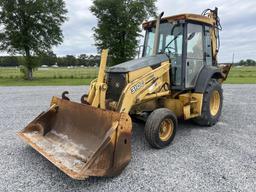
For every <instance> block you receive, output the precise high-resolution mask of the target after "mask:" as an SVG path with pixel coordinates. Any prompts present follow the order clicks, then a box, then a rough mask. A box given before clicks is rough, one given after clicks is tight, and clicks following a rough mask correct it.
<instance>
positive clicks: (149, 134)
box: [145, 108, 178, 149]
mask: <svg viewBox="0 0 256 192" xmlns="http://www.w3.org/2000/svg"><path fill="white" fill-rule="evenodd" d="M177 126H178V121H177V117H176V115H175V114H174V113H173V112H172V111H171V110H169V109H166V108H160V109H156V110H154V111H153V112H152V113H151V114H150V115H149V117H148V119H147V121H146V125H145V137H146V140H147V141H148V143H149V144H150V145H151V146H152V147H154V148H157V149H162V148H164V147H166V146H168V145H170V143H171V142H172V140H173V139H174V137H175V133H176V128H177Z"/></svg>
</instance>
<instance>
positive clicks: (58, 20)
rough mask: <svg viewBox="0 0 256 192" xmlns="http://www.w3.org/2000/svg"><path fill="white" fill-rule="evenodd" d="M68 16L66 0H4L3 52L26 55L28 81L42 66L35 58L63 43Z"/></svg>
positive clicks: (0, 17) (0, 11)
mask: <svg viewBox="0 0 256 192" xmlns="http://www.w3.org/2000/svg"><path fill="white" fill-rule="evenodd" d="M66 13H67V10H66V8H65V3H64V1H63V0H0V25H2V26H3V27H4V28H3V30H2V32H0V50H5V51H7V52H9V53H12V54H15V53H19V54H22V55H24V56H25V62H24V63H23V65H24V67H25V69H26V70H25V71H26V77H27V79H29V80H32V78H33V76H32V70H33V69H34V68H36V67H37V65H38V63H36V62H35V61H36V59H35V56H37V55H41V54H42V53H45V52H49V51H50V50H51V48H52V46H56V45H59V44H60V43H61V42H62V41H63V34H62V30H61V28H60V27H61V24H62V23H64V21H65V20H66V16H65V15H66Z"/></svg>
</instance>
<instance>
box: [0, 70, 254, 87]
mask: <svg viewBox="0 0 256 192" xmlns="http://www.w3.org/2000/svg"><path fill="white" fill-rule="evenodd" d="M97 73H98V69H97V68H72V69H67V68H41V69H38V70H36V71H34V80H33V81H26V80H23V78H22V74H21V72H20V70H19V68H0V86H35V85H88V84H89V83H90V81H91V80H92V79H95V78H96V77H97ZM225 83H230V84H256V67H233V68H232V69H231V71H230V74H229V77H228V79H227V81H226V82H225Z"/></svg>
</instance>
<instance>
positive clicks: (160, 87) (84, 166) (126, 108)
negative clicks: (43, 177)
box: [18, 9, 230, 179]
mask: <svg viewBox="0 0 256 192" xmlns="http://www.w3.org/2000/svg"><path fill="white" fill-rule="evenodd" d="M162 16H163V14H161V15H159V17H158V18H157V19H156V20H153V21H149V22H145V23H144V24H143V28H144V29H145V31H146V35H145V43H144V49H143V54H142V57H141V58H139V59H135V60H132V61H128V62H125V63H122V64H119V65H116V66H114V67H110V68H108V69H106V63H107V50H103V52H102V57H101V63H100V68H99V74H98V78H97V79H96V80H94V81H92V82H91V84H90V90H89V93H88V94H87V95H84V96H82V99H81V103H76V102H72V101H70V100H69V99H68V97H67V96H66V95H65V93H64V94H63V97H62V98H58V97H53V98H52V101H51V104H50V108H49V110H47V111H45V112H42V113H41V114H40V115H39V116H38V117H36V118H35V119H34V120H33V121H32V122H31V123H29V124H28V126H27V127H25V128H24V129H23V130H22V131H20V132H18V135H19V136H20V137H21V138H22V139H23V140H24V141H25V142H27V143H28V144H30V145H31V146H32V147H33V148H34V149H35V150H37V151H38V152H39V153H41V154H42V155H43V156H45V157H46V158H47V159H48V160H50V161H51V162H52V163H53V164H54V165H56V166H57V167H58V168H59V169H61V170H62V171H63V172H65V173H66V174H67V175H69V176H70V177H72V178H74V179H85V178H88V177H89V176H114V175H118V174H119V173H121V171H122V170H123V169H124V168H125V167H126V165H127V164H128V163H129V161H130V159H131V132H132V118H139V119H143V120H145V128H144V129H145V138H146V140H147V141H148V142H149V144H150V145H151V146H152V147H154V148H159V149H160V148H163V147H166V146H168V145H169V144H170V143H171V142H172V140H173V139H174V136H175V132H176V128H177V126H178V121H177V118H183V119H185V120H187V119H192V120H193V121H194V122H195V123H197V124H199V125H202V126H212V125H214V124H215V123H217V122H218V120H219V118H220V115H221V110H222V100H223V95H222V88H221V84H222V82H223V81H224V80H225V79H226V78H227V75H228V73H229V69H230V66H219V65H218V62H217V53H218V47H219V43H218V41H219V35H218V34H219V30H220V23H219V18H218V10H217V9H215V10H210V9H208V10H206V11H204V12H203V14H202V15H195V14H180V15H176V16H170V17H164V18H162ZM131 117H132V118H131Z"/></svg>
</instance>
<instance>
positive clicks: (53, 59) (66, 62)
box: [0, 54, 100, 67]
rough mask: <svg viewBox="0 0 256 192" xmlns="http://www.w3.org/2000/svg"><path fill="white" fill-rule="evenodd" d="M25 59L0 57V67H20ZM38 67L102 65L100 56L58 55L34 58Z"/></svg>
mask: <svg viewBox="0 0 256 192" xmlns="http://www.w3.org/2000/svg"><path fill="white" fill-rule="evenodd" d="M24 60H25V58H24V57H23V56H0V67H18V66H21V65H23V62H24ZM33 60H34V62H36V63H37V66H38V67H40V66H49V67H50V66H54V65H57V66H59V67H68V66H85V67H93V66H98V65H99V63H100V56H99V55H86V54H81V55H79V56H78V57H75V56H74V55H66V56H64V57H57V56H56V55H54V54H53V55H50V56H49V55H43V56H37V57H33Z"/></svg>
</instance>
